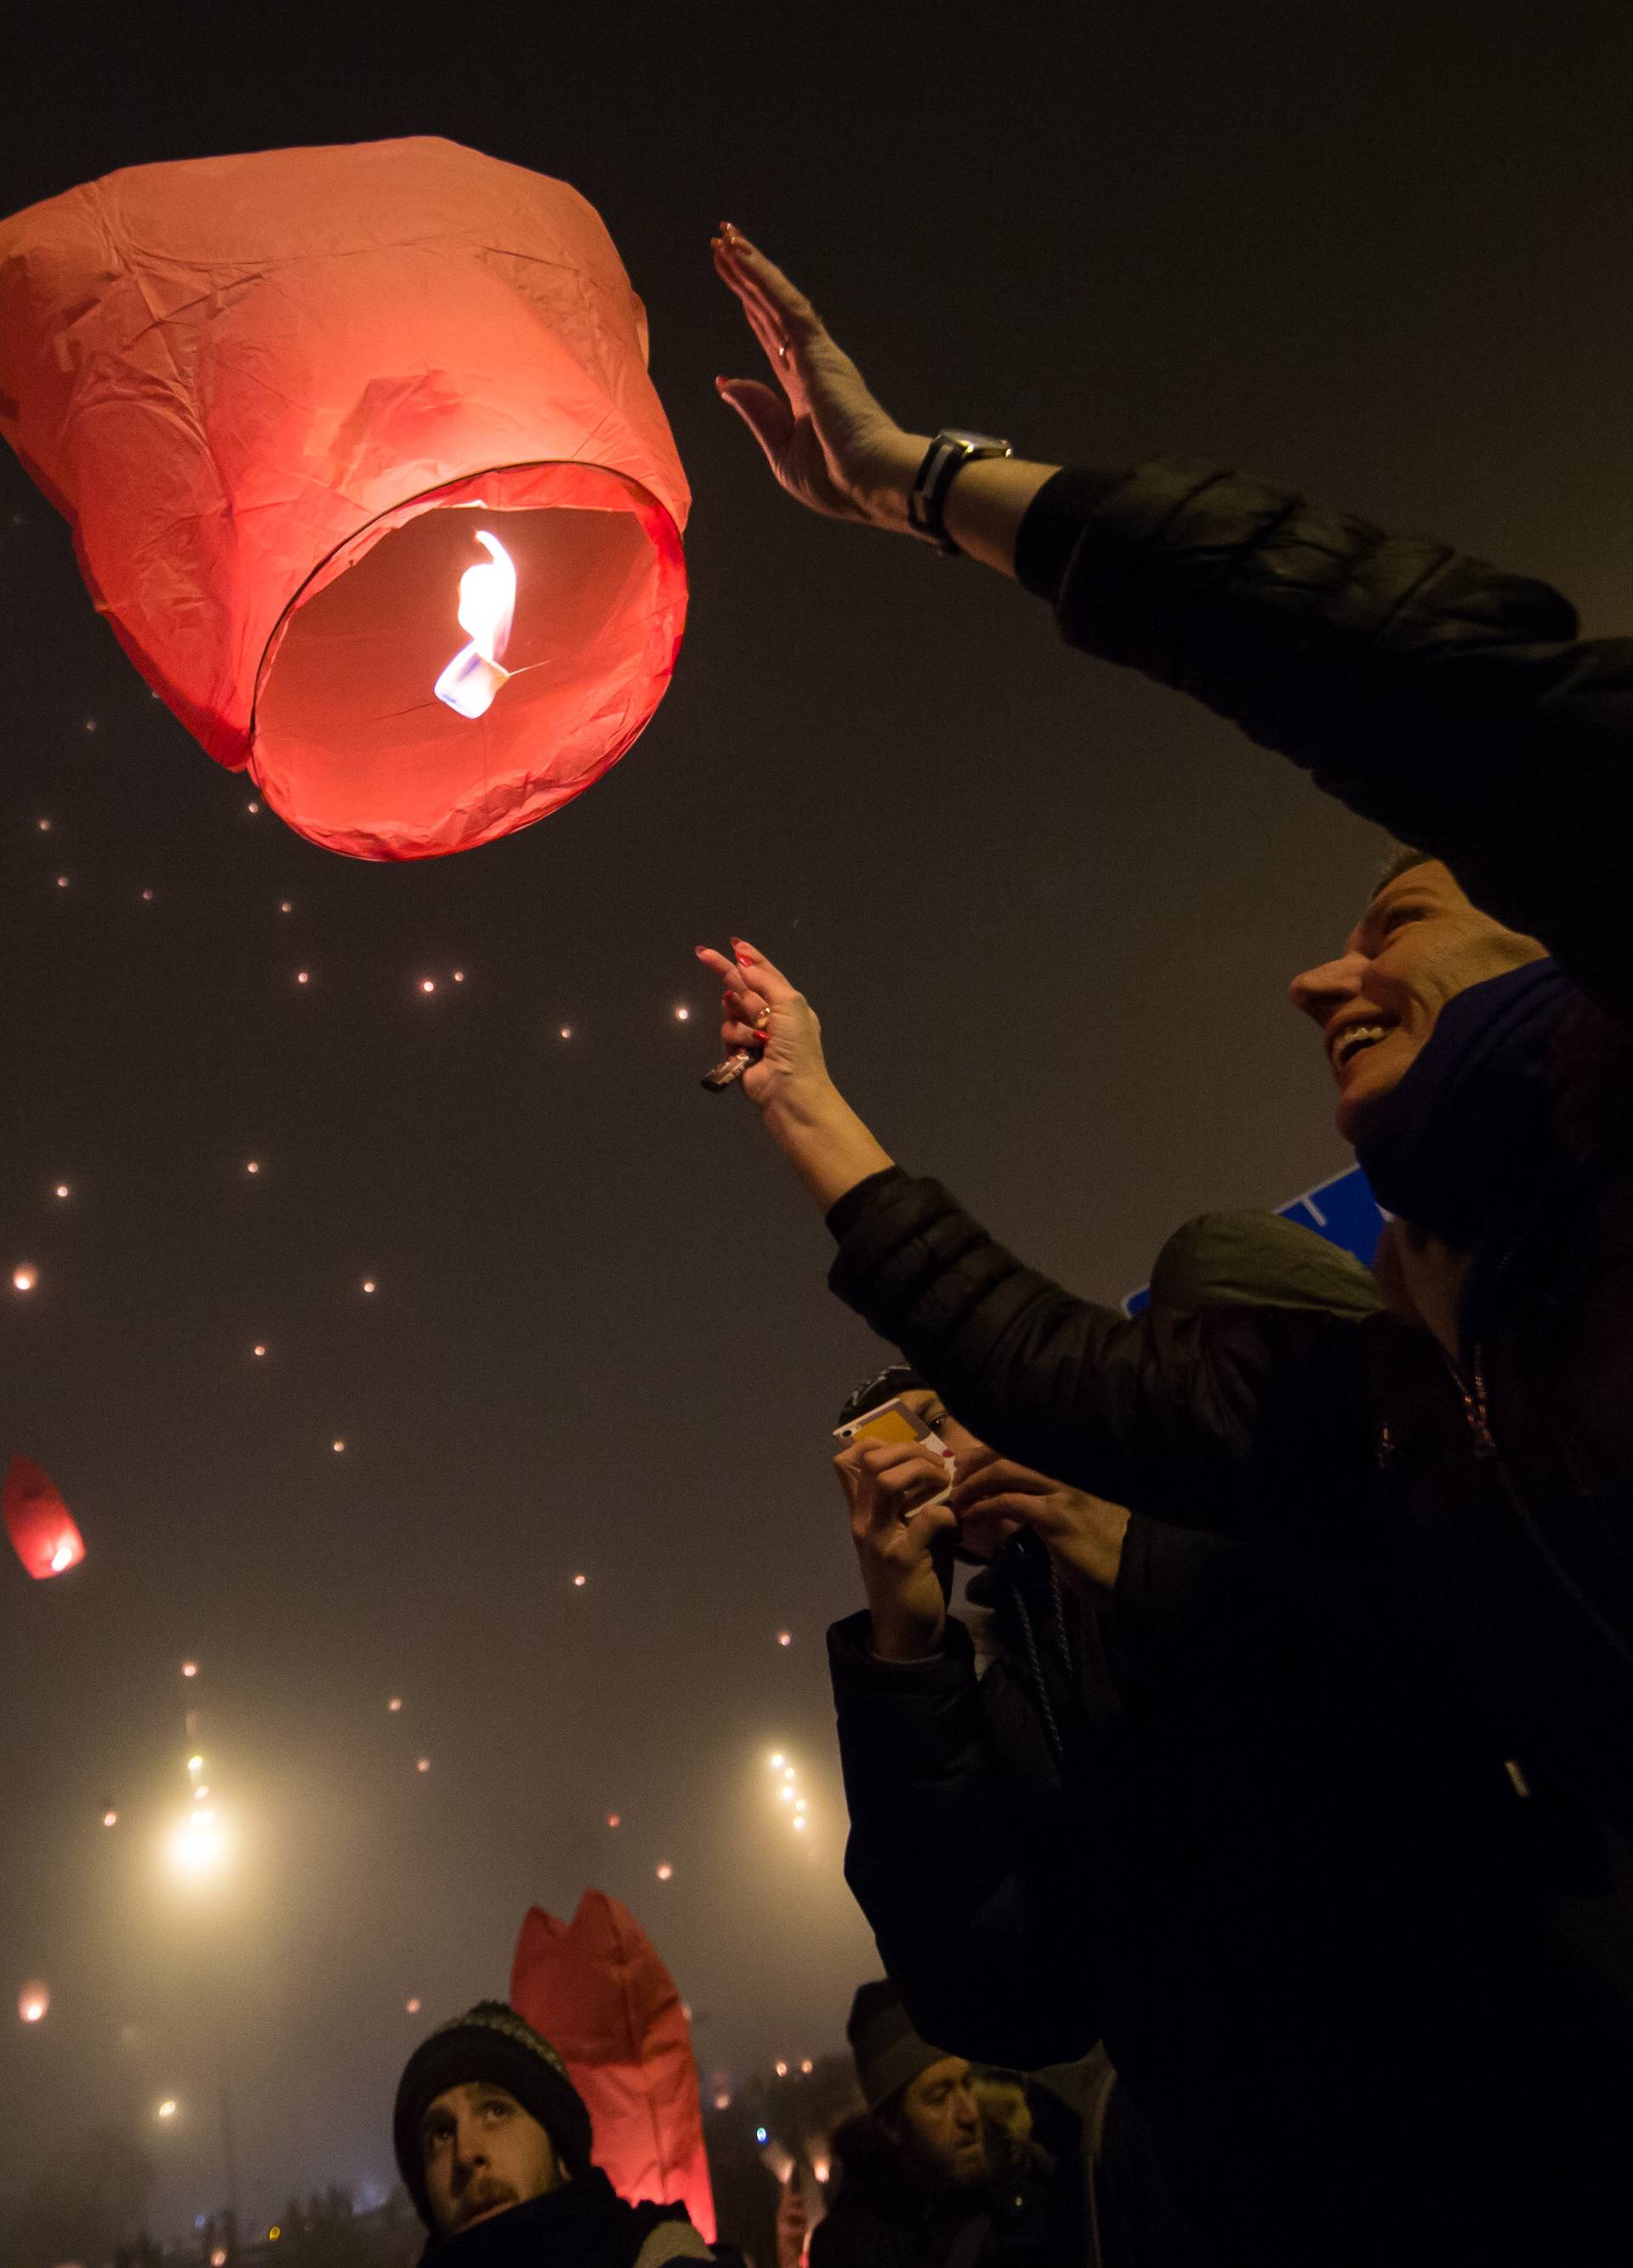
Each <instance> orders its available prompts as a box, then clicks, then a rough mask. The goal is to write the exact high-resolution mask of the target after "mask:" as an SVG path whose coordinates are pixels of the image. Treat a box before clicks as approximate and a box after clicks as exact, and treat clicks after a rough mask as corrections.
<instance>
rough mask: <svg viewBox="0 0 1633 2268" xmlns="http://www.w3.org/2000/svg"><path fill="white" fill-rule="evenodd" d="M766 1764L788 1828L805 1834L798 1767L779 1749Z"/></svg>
mask: <svg viewBox="0 0 1633 2268" xmlns="http://www.w3.org/2000/svg"><path fill="white" fill-rule="evenodd" d="M784 1643H785V1644H786V1643H787V1641H786V1640H785V1641H784ZM766 1763H767V1764H768V1766H769V1768H770V1770H771V1771H773V1772H774V1773H775V1774H776V1775H777V1783H776V1785H777V1797H776V1800H777V1801H778V1803H779V1804H786V1805H787V1821H788V1824H789V1826H790V1827H791V1828H792V1829H793V1830H794V1833H795V1834H796V1835H803V1834H806V1833H807V1832H808V1831H809V1827H810V1823H811V1807H810V1803H809V1799H808V1798H807V1797H805V1796H803V1795H802V1794H801V1793H800V1771H799V1766H798V1765H797V1764H790V1763H789V1762H788V1759H787V1756H784V1755H783V1753H782V1750H781V1749H774V1750H773V1751H772V1755H771V1756H769V1757H768V1758H767V1759H766Z"/></svg>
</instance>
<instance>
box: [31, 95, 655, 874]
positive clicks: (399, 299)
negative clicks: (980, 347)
mask: <svg viewBox="0 0 1633 2268" xmlns="http://www.w3.org/2000/svg"><path fill="white" fill-rule="evenodd" d="M0 430H3V431H4V434H5V436H6V438H7V439H8V440H9V441H10V442H11V446H13V448H14V449H15V450H16V451H17V453H18V456H19V457H20V458H21V459H22V460H23V462H24V464H25V465H26V468H27V469H28V471H29V472H30V473H31V474H32V475H33V477H34V479H35V480H36V481H37V482H39V484H40V486H41V488H43V489H44V490H45V491H46V492H47V494H48V496H49V497H51V499H52V501H53V502H54V503H55V504H57V505H58V506H59V508H60V509H61V510H62V511H63V512H65V513H66V514H67V516H68V518H69V519H70V522H71V523H72V525H73V528H74V536H75V543H76V547H77V549H78V555H79V559H80V563H81V567H82V570H83V571H84V574H85V580H86V582H87V584H88V585H89V586H90V588H91V591H92V595H93V597H94V599H95V600H96V604H97V607H98V608H99V609H100V612H102V613H103V614H105V615H107V617H108V619H109V621H110V622H111V624H112V626H113V628H114V630H115V635H116V636H117V637H118V638H119V640H120V642H121V644H122V645H123V647H124V649H125V651H126V652H127V653H128V654H129V656H130V659H132V660H133V661H134V662H135V664H136V666H137V668H138V669H139V670H140V671H141V673H142V674H143V676H144V678H145V679H146V680H147V681H148V683H149V685H150V686H151V688H152V689H154V691H156V692H157V693H158V694H159V696H161V697H162V698H163V699H164V700H165V701H166V702H167V703H169V705H170V707H171V708H172V709H173V710H174V711H175V713H176V715H177V716H178V717H179V718H181V721H182V723H183V724H184V725H186V726H187V727H188V731H189V732H190V733H193V734H194V736H195V737H196V739H197V740H199V741H200V742H201V743H202V744H203V747H204V748H205V749H206V750H207V751H208V752H209V754H210V755H212V756H213V757H214V758H215V759H216V760H217V762H218V763H221V764H224V765H225V766H226V767H227V768H228V770H233V771H242V770H247V771H248V774H249V777H250V780H251V782H252V783H253V784H254V787H255V790H256V792H257V793H258V794H259V795H260V796H261V797H262V798H264V799H265V800H266V802H267V803H269V804H270V806H271V807H272V809H273V810H274V811H276V812H277V813H278V814H279V815H280V816H281V817H282V818H283V819H284V820H285V821H287V822H288V824H289V825H290V826H291V827H292V828H294V829H295V830H296V832H297V833H298V834H300V835H304V836H307V839H308V840H309V841H311V842H314V843H321V844H323V845H324V846H326V847H327V848H328V849H329V850H332V851H342V852H344V853H346V854H347V855H348V856H350V857H352V858H430V857H435V856H437V855H440V854H441V853H443V852H447V851H462V850H468V849H470V848H472V847H474V846H475V845H477V844H478V843H491V842H493V841H495V840H497V839H498V838H499V836H505V835H508V834H510V833H512V832H513V831H514V829H515V828H519V827H525V826H528V824H530V823H531V822H532V821H535V820H538V819H543V818H544V817H545V816H546V815H547V814H549V813H550V812H552V811H555V810H557V809H558V808H559V806H561V805H563V804H564V803H566V802H568V801H570V800H571V799H572V798H573V797H574V796H576V795H578V794H580V793H581V792H582V791H583V790H584V789H585V788H587V787H588V786H590V785H592V784H594V782H595V780H597V779H598V778H600V777H601V775H602V773H603V772H604V771H605V770H607V769H608V767H609V766H610V765H611V764H613V763H614V762H617V759H618V757H619V756H621V755H623V754H624V750H625V749H626V748H627V747H629V746H630V745H631V743H632V741H633V740H635V739H636V737H637V735H638V734H639V733H640V732H641V731H642V729H643V728H644V726H645V725H646V724H647V720H648V719H649V718H650V717H651V716H652V713H653V711H654V709H655V708H656V707H657V704H658V703H659V701H660V700H661V698H662V696H663V693H664V690H665V689H666V688H667V686H668V683H669V677H670V674H671V673H672V671H673V668H674V666H675V659H676V653H677V652H678V651H679V647H680V641H681V635H682V631H683V625H684V621H685V610H686V573H685V566H684V562H683V556H682V552H681V540H680V539H681V530H682V529H683V527H684V525H685V521H686V514H687V509H688V505H689V502H690V499H689V496H688V492H687V488H686V481H685V475H683V472H682V470H681V467H680V461H679V459H678V458H677V456H676V451H675V445H674V441H673V439H672V438H671V436H670V433H669V425H668V423H667V422H666V420H665V418H664V415H663V411H662V409H661V406H660V404H659V401H658V397H657V394H655V392H654V389H653V386H652V383H651V380H650V379H649V378H648V377H647V321H646V316H645V313H644V311H643V309H642V306H641V304H640V301H639V299H638V298H637V297H636V296H635V293H634V291H632V289H631V286H630V282H629V278H628V276H626V275H625V273H624V268H623V265H622V263H621V261H619V258H618V254H617V250H616V249H615V247H614V246H613V244H612V241H611V239H610V237H609V236H608V233H607V231H606V229H605V228H604V226H603V225H602V221H601V219H600V217H599V216H598V215H597V214H596V213H595V210H594V209H593V208H592V207H591V206H590V205H589V204H587V203H586V202H585V200H584V198H583V197H582V196H580V195H579V194H578V192H577V191H576V190H575V189H573V188H569V187H568V186H567V184H566V183H565V182H564V181H558V180H549V179H547V178H545V177H544V176H543V175H542V174H538V173H530V172H528V171H527V170H526V169H525V168H524V167H522V166H514V165H507V164H505V163H502V162H501V161H499V159H496V158H488V157H484V155H482V153H481V152H480V151H475V150H469V149H466V148H463V147H462V146H461V145H460V144H457V143H454V142H449V141H446V140H443V139H440V138H439V137H435V136H420V137H416V138H414V139H411V140H403V141H388V142H372V143H360V144H338V145H333V146H329V147H323V148H312V149H296V150H273V151H259V152H256V153H255V154H252V155H248V156H236V157H224V158H198V159H195V160H192V161H190V162H183V163H179V164H162V165H154V166H131V167H128V168H126V169H125V170H123V171H122V172H119V173H110V174H107V175H106V176H105V177H104V178H103V179H101V180H97V181H92V182H90V183H88V184H86V185H85V186H83V187H81V188H75V189H70V190H68V191H67V192H66V193H65V194H63V195H60V196H56V197H52V198H49V199H48V200H47V201H46V202H44V203H40V204H35V205H32V206H30V207H29V208H28V209H27V210H26V211H24V212H20V213H18V214H16V215H14V216H13V217H11V219H10V220H9V221H5V222H4V223H0ZM462 637H463V638H464V640H465V643H464V644H462ZM248 808H249V809H250V810H251V811H254V810H255V808H256V805H255V802H254V801H251V802H250V804H249V806H248Z"/></svg>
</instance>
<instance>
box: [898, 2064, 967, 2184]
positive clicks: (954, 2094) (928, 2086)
mask: <svg viewBox="0 0 1633 2268" xmlns="http://www.w3.org/2000/svg"><path fill="white" fill-rule="evenodd" d="M901 2124H902V2139H903V2142H904V2143H905V2146H906V2147H907V2149H908V2151H909V2153H910V2154H911V2155H912V2156H913V2158H915V2159H916V2160H917V2161H918V2163H919V2166H920V2170H921V2172H923V2173H924V2174H925V2175H927V2176H929V2177H930V2178H931V2179H932V2180H933V2181H935V2183H938V2184H942V2183H944V2184H945V2185H947V2186H948V2187H950V2188H954V2189H958V2188H963V2187H964V2185H965V2184H966V2183H974V2182H979V2181H982V2180H984V2179H985V2178H986V2170H987V2168H986V2135H985V2132H984V2131H983V2129H982V2126H981V2110H980V2105H979V2103H978V2102H977V2101H976V2099H975V2089H974V2088H973V2087H972V2084H971V2081H970V2066H969V2065H968V2064H967V2063H966V2062H965V2061H964V2058H963V2057H962V2056H943V2057H942V2060H941V2062H940V2063H933V2064H932V2065H931V2066H930V2067H929V2069H928V2070H927V2071H921V2072H920V2073H919V2076H918V2078H917V2079H915V2080H913V2082H912V2084H911V2085H910V2086H909V2087H907V2088H905V2090H904V2092H903V2095H902V2109H901Z"/></svg>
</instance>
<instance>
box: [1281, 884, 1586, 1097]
mask: <svg viewBox="0 0 1633 2268" xmlns="http://www.w3.org/2000/svg"><path fill="white" fill-rule="evenodd" d="M1544 950H1545V948H1544V947H1543V946H1540V945H1539V944H1538V943H1537V941H1536V939H1534V938H1531V937H1521V936H1520V935H1519V933H1518V931H1515V930H1511V929H1504V927H1503V924H1501V923H1500V922H1495V921H1493V920H1492V919H1491V917H1490V916H1489V914H1482V913H1481V912H1479V911H1478V910H1477V909H1476V908H1475V907H1474V906H1472V905H1471V904H1470V903H1469V902H1468V900H1467V897H1465V895H1463V892H1462V890H1461V889H1460V887H1459V885H1458V884H1457V883H1456V882H1455V881H1454V880H1452V875H1451V873H1450V872H1449V871H1448V869H1447V868H1446V867H1445V866H1443V865H1441V863H1440V861H1439V860H1438V859H1437V858H1426V859H1424V860H1423V861H1422V864H1421V865H1415V866H1408V868H1407V869H1406V871H1405V873H1400V874H1397V875H1396V876H1395V878H1394V880H1393V881H1392V882H1386V883H1385V885H1384V887H1383V888H1382V889H1381V890H1379V892H1378V895H1377V896H1376V897H1375V898H1374V899H1373V900H1372V902H1371V905H1370V906H1368V908H1367V909H1366V911H1365V913H1363V915H1362V917H1361V919H1360V921H1359V922H1358V923H1357V924H1356V927H1355V928H1354V929H1353V930H1352V931H1351V932H1350V935H1349V942H1348V943H1347V944H1346V946H1345V947H1344V950H1343V952H1342V953H1341V954H1340V956H1339V958H1338V959H1337V960H1336V961H1326V962H1324V963H1323V965H1322V966H1321V967H1320V968H1307V969H1305V971H1304V975H1303V976H1296V977H1294V979H1293V981H1292V983H1291V984H1290V985H1289V988H1288V994H1289V998H1290V999H1291V1001H1292V1003H1293V1005H1294V1007H1296V1008H1301V1009H1302V1010H1303V1011H1304V1014H1305V1015H1306V1016H1309V1017H1311V1018H1312V1019H1313V1020H1314V1021H1315V1022H1316V1023H1318V1024H1319V1025H1320V1027H1321V1029H1322V1033H1323V1035H1324V1037H1325V1039H1326V1059H1327V1063H1328V1065H1329V1067H1330V1068H1331V1070H1332V1073H1333V1077H1334V1079H1335V1081H1336V1082H1337V1086H1338V1112H1337V1116H1336V1121H1335V1123H1336V1124H1337V1128H1338V1131H1339V1132H1340V1133H1341V1135H1342V1136H1343V1138H1344V1139H1345V1140H1346V1141H1347V1142H1353V1141H1354V1139H1355V1138H1356V1132H1357V1130H1359V1128H1360V1126H1361V1125H1362V1123H1363V1120H1364V1118H1365V1116H1366V1113H1367V1111H1368V1109H1369V1108H1371V1105H1372V1104H1373V1103H1375V1102H1377V1101H1378V1099H1379V1098H1380V1096H1383V1095H1385V1094H1388V1093H1389V1091H1390V1089H1391V1088H1392V1087H1393V1086H1395V1084H1396V1083H1397V1081H1398V1080H1399V1079H1400V1077H1401V1075H1402V1073H1403V1072H1404V1071H1405V1070H1406V1068H1407V1066H1408V1064H1409V1063H1411V1061H1412V1059H1413V1057H1415V1055H1416V1054H1417V1052H1418V1049H1420V1048H1421V1047H1422V1044H1423V1042H1424V1041H1425V1040H1426V1039H1427V1038H1428V1037H1429V1035H1430V1032H1432V1031H1433V1029H1434V1027H1435V1020H1436V1018H1437V1016H1438V1015H1439V1013H1440V1011H1441V1010H1442V1008H1444V1007H1445V1004H1446V1002H1447V1001H1448V1000H1450V999H1452V998H1454V997H1455V996H1456V995H1457V994H1458V993H1459V992H1463V991H1466V990H1467V988H1468V987H1469V986H1470V985H1471V984H1480V983H1484V981H1485V980H1486V978H1487V977H1488V976H1502V975H1503V973H1504V971H1505V970H1506V969H1510V968H1519V967H1520V966H1521V964H1522V963H1524V962H1525V961H1540V960H1541V958H1542V956H1543V953H1544Z"/></svg>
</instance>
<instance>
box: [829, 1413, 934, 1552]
mask: <svg viewBox="0 0 1633 2268" xmlns="http://www.w3.org/2000/svg"><path fill="white" fill-rule="evenodd" d="M833 1438H834V1440H836V1441H838V1442H839V1444H840V1445H841V1447H846V1448H848V1447H850V1445H851V1443H852V1442H853V1441H886V1442H890V1443H891V1444H896V1443H902V1442H906V1443H912V1444H913V1445H914V1446H915V1447H919V1448H921V1449H923V1450H924V1452H925V1453H926V1454H927V1455H928V1456H932V1457H936V1458H939V1459H940V1460H941V1461H942V1462H943V1463H944V1464H945V1466H946V1469H947V1486H946V1487H945V1488H944V1489H942V1491H941V1493H940V1495H939V1496H932V1497H927V1498H926V1499H925V1503H924V1504H916V1505H914V1506H913V1509H912V1510H911V1511H909V1512H905V1513H903V1514H902V1518H903V1520H904V1521H908V1520H912V1519H913V1518H914V1517H915V1516H916V1515H917V1514H918V1513H921V1512H922V1511H924V1509H925V1506H926V1505H931V1504H945V1503H946V1501H947V1499H948V1498H949V1497H950V1495H951V1493H952V1484H953V1483H954V1482H955V1481H956V1480H957V1477H958V1469H957V1463H956V1462H955V1460H954V1457H953V1454H952V1451H951V1450H950V1448H949V1447H947V1444H946V1443H945V1442H944V1441H943V1440H942V1437H941V1435H940V1434H939V1433H938V1432H936V1431H935V1427H934V1426H933V1425H928V1424H927V1422H926V1421H925V1419H924V1418H923V1417H921V1416H920V1412H919V1411H918V1410H915V1409H914V1408H913V1404H912V1403H910V1402H904V1401H903V1400H902V1399H901V1398H900V1397H899V1396H898V1398H897V1399H896V1400H895V1401H893V1402H882V1403H880V1404H879V1405H878V1407H877V1409H876V1410H868V1412H867V1413H866V1415H865V1416H863V1417H861V1418H852V1419H851V1420H850V1422H849V1424H848V1425H836V1426H835V1427H834V1429H833Z"/></svg>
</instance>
